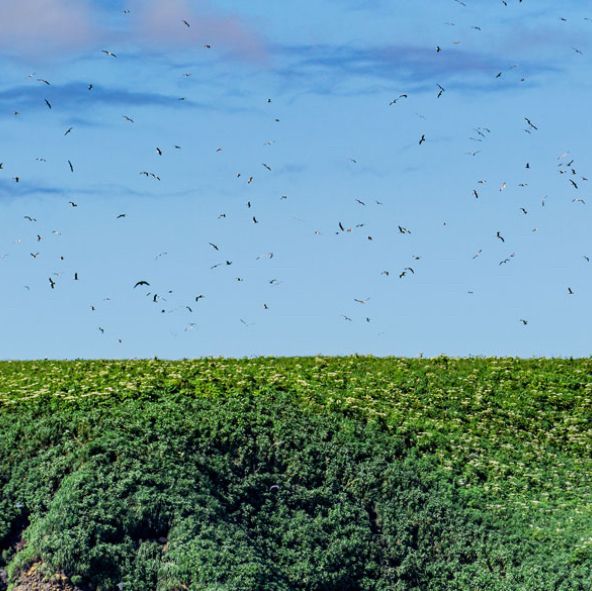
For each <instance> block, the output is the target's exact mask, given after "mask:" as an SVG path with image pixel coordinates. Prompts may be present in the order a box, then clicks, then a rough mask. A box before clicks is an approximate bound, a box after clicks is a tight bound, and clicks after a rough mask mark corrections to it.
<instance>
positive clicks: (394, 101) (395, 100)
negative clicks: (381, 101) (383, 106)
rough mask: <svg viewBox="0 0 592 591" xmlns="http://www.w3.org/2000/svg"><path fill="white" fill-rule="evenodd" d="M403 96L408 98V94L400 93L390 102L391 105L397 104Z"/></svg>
mask: <svg viewBox="0 0 592 591" xmlns="http://www.w3.org/2000/svg"><path fill="white" fill-rule="evenodd" d="M402 98H407V95H406V94H400V95H399V96H398V97H397V98H394V99H393V100H392V101H391V102H390V103H389V107H390V106H391V105H395V104H396V103H397V102H398V101H400V100H401V99H402Z"/></svg>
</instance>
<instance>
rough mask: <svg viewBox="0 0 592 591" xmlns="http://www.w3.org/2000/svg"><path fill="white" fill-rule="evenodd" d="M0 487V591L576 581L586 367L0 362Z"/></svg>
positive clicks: (322, 361) (588, 363) (590, 499)
mask: <svg viewBox="0 0 592 591" xmlns="http://www.w3.org/2000/svg"><path fill="white" fill-rule="evenodd" d="M0 491H1V495H0V550H1V552H2V554H1V555H0V568H3V569H4V570H5V572H6V573H7V575H6V576H7V577H8V581H9V585H14V584H15V583H16V582H17V581H19V580H20V579H21V577H22V573H25V572H27V571H29V570H30V569H31V567H32V566H33V567H34V568H35V569H37V570H36V572H37V573H39V572H41V573H43V574H45V575H47V576H48V577H49V576H52V575H56V574H60V575H65V576H67V577H68V579H69V581H70V582H71V583H72V584H74V585H78V586H80V587H81V588H84V589H86V588H88V589H100V590H104V591H107V590H112V589H117V588H118V587H119V589H123V590H124V591H127V590H134V591H135V590H137V591H140V590H142V591H145V590H151V589H152V590H158V591H181V590H191V591H197V590H208V591H214V590H216V591H219V590H229V591H230V590H236V591H238V590H241V591H243V590H244V591H255V590H263V589H265V590H275V591H280V590H281V591H284V590H285V591H288V590H311V591H312V590H319V591H332V590H346V591H347V590H364V591H366V590H367V591H370V590H372V591H386V590H395V591H403V590H405V591H408V590H409V591H410V590H417V591H420V590H421V591H424V590H429V591H431V590H433V591H441V590H458V591H465V590H466V591H469V590H471V591H474V590H477V589H479V590H481V591H494V590H495V591H513V590H516V591H518V590H520V591H522V590H530V589H532V590H536V591H546V590H561V591H577V590H586V591H589V589H590V588H591V587H592V360H518V359H460V360H457V359H449V358H446V357H440V358H437V359H431V360H418V359H416V360H409V359H395V358H393V359H375V358H365V357H352V358H295V359H255V360H240V361H236V360H198V361H181V362H164V361H158V360H152V361H125V362H115V361H113V362H110V361H72V362H50V361H40V362H6V363H1V364H0ZM1 586H2V584H1V583H0V587H1Z"/></svg>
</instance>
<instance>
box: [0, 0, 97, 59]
mask: <svg viewBox="0 0 592 591" xmlns="http://www.w3.org/2000/svg"><path fill="white" fill-rule="evenodd" d="M98 36H99V30H98V29H97V27H96V26H95V25H94V24H93V9H92V6H91V5H90V4H89V2H87V1H86V0H75V1H69V0H18V1H17V2H2V4H1V6H0V51H2V52H3V53H9V54H15V55H23V54H25V55H26V56H34V55H38V54H47V53H61V52H71V51H78V50H80V49H83V48H87V47H89V46H91V45H92V44H93V43H94V42H96V41H97V37H98Z"/></svg>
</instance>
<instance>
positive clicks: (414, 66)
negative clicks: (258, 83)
mask: <svg viewBox="0 0 592 591" xmlns="http://www.w3.org/2000/svg"><path fill="white" fill-rule="evenodd" d="M277 50H278V52H279V53H280V54H281V55H283V56H284V58H285V59H286V60H287V65H285V66H282V67H281V68H280V69H279V73H280V74H281V75H282V76H283V77H285V78H287V79H289V80H292V81H294V82H296V83H299V84H304V85H306V86H307V87H308V89H309V90H310V91H313V92H314V91H318V92H322V93H325V92H332V91H336V92H339V89H340V88H344V87H347V85H348V84H350V83H351V82H352V81H355V80H357V81H360V80H363V81H364V82H365V83H366V84H368V83H373V82H374V83H375V82H376V81H377V80H379V81H382V82H386V81H388V82H389V83H390V85H391V87H392V86H393V85H396V86H397V87H398V88H401V89H403V88H404V89H406V90H412V91H422V90H427V89H433V86H434V84H435V83H436V82H439V83H441V84H445V83H446V84H450V85H451V87H456V88H466V89H470V90H485V89H487V90H491V89H492V88H493V87H498V88H507V87H506V86H505V85H503V83H502V84H500V83H496V74H497V73H498V72H500V71H505V70H510V68H512V62H511V61H510V60H508V59H507V58H498V57H496V56H492V55H487V54H484V53H478V52H473V51H470V50H463V49H446V50H445V51H442V52H440V53H437V52H436V51H435V50H434V49H433V48H425V47H419V46H409V45H392V46H385V47H353V46H345V45H343V46H332V45H309V46H288V47H280V48H277ZM521 68H522V69H521V72H522V73H526V74H528V75H529V76H532V75H535V74H540V73H544V72H549V71H553V68H552V67H551V66H549V65H547V64H542V63H536V62H531V63H529V64H524V63H523V64H522V66H521Z"/></svg>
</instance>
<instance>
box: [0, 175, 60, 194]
mask: <svg viewBox="0 0 592 591" xmlns="http://www.w3.org/2000/svg"><path fill="white" fill-rule="evenodd" d="M66 194H67V191H65V190H64V189H60V188H58V187H52V186H48V185H43V184H41V183H34V182H29V181H23V180H19V182H18V183H17V182H15V181H14V180H13V179H12V180H8V179H0V197H2V198H7V197H26V196H29V195H39V196H41V195H66Z"/></svg>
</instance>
